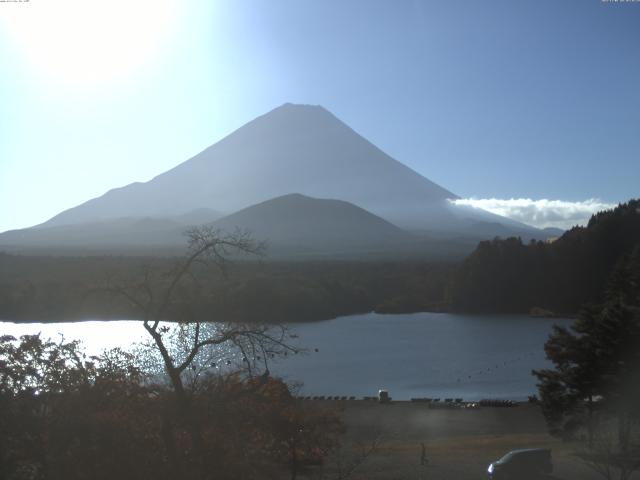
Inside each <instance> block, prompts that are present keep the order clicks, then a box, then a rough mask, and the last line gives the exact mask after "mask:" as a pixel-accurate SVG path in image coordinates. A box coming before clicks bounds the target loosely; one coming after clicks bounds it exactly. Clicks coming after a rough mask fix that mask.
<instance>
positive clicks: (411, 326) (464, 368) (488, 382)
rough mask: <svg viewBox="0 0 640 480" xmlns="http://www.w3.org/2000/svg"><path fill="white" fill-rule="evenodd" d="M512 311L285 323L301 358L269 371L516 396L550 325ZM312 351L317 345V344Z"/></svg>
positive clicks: (140, 334) (106, 327) (61, 329)
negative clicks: (289, 327)
mask: <svg viewBox="0 0 640 480" xmlns="http://www.w3.org/2000/svg"><path fill="white" fill-rule="evenodd" d="M570 322H571V321H570V320H563V319H553V320H551V319H542V318H530V317H527V316H519V315H454V314H444V313H416V314H402V315H379V314H374V313H369V314H363V315H353V316H348V317H339V318H336V319H333V320H327V321H323V322H317V323H306V324H292V325H291V330H292V333H293V334H295V335H297V338H294V339H292V341H293V342H296V344H298V345H300V346H302V347H306V349H307V353H306V354H304V355H290V356H289V357H288V358H285V359H282V360H280V361H278V362H277V363H275V364H274V365H272V366H271V367H270V369H271V371H272V373H274V374H277V375H279V376H282V377H284V378H285V379H287V380H290V381H300V382H303V383H304V385H303V387H302V390H301V392H300V394H303V395H356V396H363V395H375V394H376V392H377V391H378V389H380V388H384V389H387V390H389V393H390V395H391V396H392V397H393V398H395V399H409V398H411V397H441V398H445V397H461V398H464V399H465V400H478V399H480V398H504V399H514V400H523V399H526V397H527V395H531V394H533V393H535V392H536V387H535V378H534V377H533V376H532V375H531V370H532V369H539V368H545V367H547V366H549V365H550V364H549V362H548V361H547V360H546V359H545V356H544V348H543V347H544V342H545V341H546V339H547V337H548V335H549V333H550V332H551V328H552V325H553V324H554V323H556V324H561V325H568V324H570ZM0 328H1V330H0V333H1V334H11V335H14V336H19V335H23V334H33V333H38V332H41V333H42V335H43V336H44V337H51V338H59V335H60V334H62V335H64V337H65V339H67V340H71V339H78V340H81V341H82V342H83V345H84V346H85V348H86V350H87V352H88V353H89V354H96V353H99V352H100V351H101V350H103V349H106V348H113V347H116V346H119V347H125V348H127V347H129V346H131V344H132V343H134V342H136V341H140V340H145V339H146V336H145V335H146V332H145V331H144V329H143V327H142V324H141V322H135V321H118V322H96V321H87V322H79V323H54V324H41V323H32V324H16V323H11V322H2V323H1V324H0ZM316 349H317V351H316Z"/></svg>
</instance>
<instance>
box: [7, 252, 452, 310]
mask: <svg viewBox="0 0 640 480" xmlns="http://www.w3.org/2000/svg"><path fill="white" fill-rule="evenodd" d="M175 261H176V259H175V258H166V257H165V258H135V257H116V256H114V257H110V256H103V257H52V256H47V257H29V256H18V255H7V254H1V253H0V319H2V320H15V321H65V320H83V319H122V318H130V319H136V318H140V312H138V311H137V310H136V309H135V308H132V305H130V304H129V303H127V302H123V301H122V300H121V299H120V300H118V299H114V298H112V297H111V296H110V295H109V294H108V293H107V292H106V290H105V286H106V285H107V282H108V281H109V280H110V279H113V280H115V281H119V282H123V283H135V282H139V281H142V280H143V279H144V275H145V272H151V273H162V272H167V271H170V270H171V268H173V267H174V265H175ZM453 268H454V266H453V265H451V264H446V263H418V262H411V263H409V262H378V263H373V262H305V263H302V262H291V263H286V262H236V263H234V264H233V267H232V268H231V269H230V271H229V272H228V276H226V277H224V276H222V275H220V273H219V272H217V271H210V272H200V271H199V272H198V273H199V274H201V281H202V287H203V289H204V290H206V291H207V292H208V293H209V295H207V297H206V300H202V301H197V302H194V303H193V304H192V305H191V308H192V309H193V310H194V312H197V315H198V318H201V319H204V320H239V321H254V322H255V321H265V322H295V321H310V320H323V319H328V318H333V317H336V316H340V315H348V314H354V313H363V312H369V311H372V310H375V311H378V312H394V313H401V312H416V311H424V310H439V309H442V308H444V306H443V298H444V293H445V288H446V285H447V283H448V282H449V281H450V274H451V272H452V271H453Z"/></svg>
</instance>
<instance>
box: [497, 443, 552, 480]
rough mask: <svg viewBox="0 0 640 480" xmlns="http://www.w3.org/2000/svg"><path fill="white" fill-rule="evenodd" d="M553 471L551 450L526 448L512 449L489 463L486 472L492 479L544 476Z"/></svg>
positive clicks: (502, 479)
mask: <svg viewBox="0 0 640 480" xmlns="http://www.w3.org/2000/svg"><path fill="white" fill-rule="evenodd" d="M552 471H553V464H552V463H551V450H549V449H548V448H527V449H522V450H512V451H511V452H509V453H507V454H506V455H505V456H504V457H502V458H501V459H500V460H497V461H495V462H493V463H492V464H491V465H489V468H488V470H487V473H488V474H489V478H491V479H494V480H506V479H513V480H516V479H520V478H544V477H545V476H546V475H549V474H550V473H551V472H552Z"/></svg>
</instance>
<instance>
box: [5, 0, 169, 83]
mask: <svg viewBox="0 0 640 480" xmlns="http://www.w3.org/2000/svg"><path fill="white" fill-rule="evenodd" d="M174 10H175V9H174V8H173V5H172V4H171V3H170V2H169V1H164V0H136V1H123V0H109V1H104V0H57V1H50V0H46V1H45V0H31V1H30V2H28V3H14V4H11V8H10V9H4V11H3V12H2V13H0V22H1V24H2V26H3V28H4V29H6V30H7V32H8V33H9V39H10V41H11V42H12V43H15V45H11V48H12V49H14V50H16V49H17V50H18V51H19V52H20V57H22V58H23V59H24V60H26V62H27V63H28V64H29V66H30V67H31V68H32V69H33V70H34V72H33V73H35V74H36V75H37V76H38V77H39V78H40V79H43V80H45V81H58V82H62V83H65V84H72V85H74V86H91V85H95V84H102V83H109V82H112V81H120V80H123V79H128V78H130V77H131V75H133V74H135V73H136V72H137V71H139V70H140V69H141V68H142V67H144V66H145V65H147V64H148V63H149V62H150V61H152V60H153V59H154V58H156V57H157V54H158V53H159V52H160V51H161V50H162V47H163V46H165V40H166V39H167V37H168V33H169V31H170V30H171V28H172V26H173V23H174V22H173V21H174V18H175V16H174V13H175V12H174ZM43 77H44V78H43Z"/></svg>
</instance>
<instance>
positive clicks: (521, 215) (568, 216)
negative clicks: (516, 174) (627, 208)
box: [452, 198, 616, 229]
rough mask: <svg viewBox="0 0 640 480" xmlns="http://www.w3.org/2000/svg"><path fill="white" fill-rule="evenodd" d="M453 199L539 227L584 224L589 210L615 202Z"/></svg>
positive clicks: (590, 213) (454, 201) (563, 226)
mask: <svg viewBox="0 0 640 480" xmlns="http://www.w3.org/2000/svg"><path fill="white" fill-rule="evenodd" d="M452 202H453V203H454V204H456V205H467V206H471V207H476V208H482V209H483V210H487V211H489V212H491V213H495V214H497V215H502V216H504V217H508V218H511V219H513V220H517V221H519V222H523V223H527V224H529V225H532V226H534V227H538V228H546V227H557V228H563V229H569V228H571V227H573V226H575V225H586V223H587V222H588V221H589V218H590V217H591V215H592V214H594V213H596V212H599V211H600V210H607V209H611V208H614V207H615V206H616V205H615V204H612V203H604V202H601V201H600V200H598V199H595V198H591V199H589V200H584V201H581V202H566V201H564V200H547V199H541V200H532V199H530V198H510V199H500V198H461V199H458V200H453V201H452Z"/></svg>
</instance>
